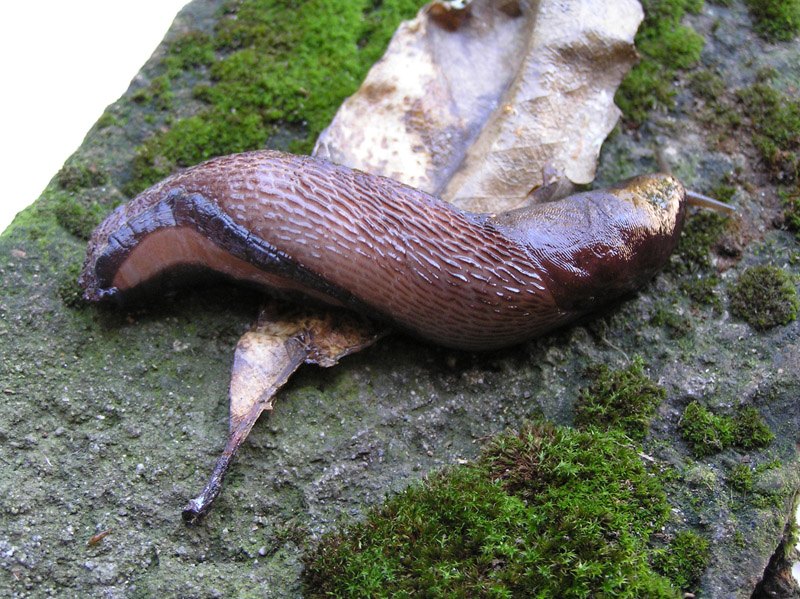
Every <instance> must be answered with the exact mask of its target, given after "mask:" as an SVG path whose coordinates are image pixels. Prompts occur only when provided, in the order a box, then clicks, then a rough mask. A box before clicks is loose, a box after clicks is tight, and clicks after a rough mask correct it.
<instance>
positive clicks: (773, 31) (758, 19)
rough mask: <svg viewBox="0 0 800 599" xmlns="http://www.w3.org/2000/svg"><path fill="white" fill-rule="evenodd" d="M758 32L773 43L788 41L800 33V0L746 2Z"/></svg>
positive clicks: (750, 0)
mask: <svg viewBox="0 0 800 599" xmlns="http://www.w3.org/2000/svg"><path fill="white" fill-rule="evenodd" d="M745 4H747V9H748V10H749V11H750V15H751V16H752V17H753V20H754V21H755V26H756V31H757V32H758V33H759V34H760V35H762V36H764V37H765V38H766V39H768V40H771V41H788V40H790V39H792V38H794V37H795V36H796V35H797V33H798V31H800V0H745Z"/></svg>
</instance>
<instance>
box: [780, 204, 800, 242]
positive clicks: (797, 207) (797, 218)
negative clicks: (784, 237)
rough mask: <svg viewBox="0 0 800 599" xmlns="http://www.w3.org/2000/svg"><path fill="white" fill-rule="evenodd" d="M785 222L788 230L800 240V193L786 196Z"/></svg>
mask: <svg viewBox="0 0 800 599" xmlns="http://www.w3.org/2000/svg"><path fill="white" fill-rule="evenodd" d="M783 205H784V212H783V220H784V222H785V223H786V228H787V229H789V230H790V231H791V232H792V233H794V234H795V235H796V236H797V237H798V239H800V193H796V194H794V195H788V194H787V195H785V196H784V200H783Z"/></svg>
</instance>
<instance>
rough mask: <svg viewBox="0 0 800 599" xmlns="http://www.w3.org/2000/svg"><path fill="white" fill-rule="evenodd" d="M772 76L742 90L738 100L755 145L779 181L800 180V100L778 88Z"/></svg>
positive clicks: (763, 76) (761, 78)
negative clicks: (747, 119)
mask: <svg viewBox="0 0 800 599" xmlns="http://www.w3.org/2000/svg"><path fill="white" fill-rule="evenodd" d="M771 78H772V73H770V72H766V73H763V74H762V75H761V77H760V80H759V81H757V82H756V83H754V84H753V85H751V86H749V87H747V88H745V89H743V90H740V91H739V92H738V94H737V95H738V99H739V101H740V102H741V103H742V105H743V107H744V110H745V113H746V114H747V116H748V117H749V119H750V124H751V128H752V132H753V143H754V144H755V146H756V148H757V149H758V150H759V152H760V153H761V158H762V160H763V161H764V163H765V165H766V166H767V168H768V169H769V171H770V174H771V176H772V177H773V178H775V179H776V180H784V181H788V182H793V181H798V179H800V100H797V99H796V98H794V97H791V96H788V95H786V94H784V93H782V92H780V91H778V90H777V89H775V88H774V87H773V86H772V85H771V83H770V80H771Z"/></svg>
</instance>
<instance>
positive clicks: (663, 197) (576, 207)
mask: <svg viewBox="0 0 800 599" xmlns="http://www.w3.org/2000/svg"><path fill="white" fill-rule="evenodd" d="M685 215H686V202H685V192H684V189H683V186H682V185H681V184H680V183H679V182H678V181H677V180H676V179H675V178H673V177H671V176H670V175H665V174H653V175H641V176H637V177H633V178H631V179H628V180H626V181H622V182H620V183H618V184H616V185H614V186H613V187H611V188H609V189H605V190H595V191H589V192H585V193H579V194H575V195H572V196H569V197H568V198H565V199H563V200H561V201H558V202H550V203H546V204H540V205H537V206H534V207H532V208H527V209H522V210H517V211H514V212H510V213H506V214H503V215H498V216H495V217H492V218H490V219H489V220H488V223H489V224H491V225H493V226H495V227H497V228H498V229H500V230H502V231H503V232H504V233H505V234H506V235H508V236H509V237H511V238H513V239H515V240H516V241H517V242H518V243H521V244H522V245H524V246H525V247H526V248H527V250H528V252H529V253H530V254H531V255H532V258H533V259H534V260H535V261H536V262H538V264H539V265H540V271H541V272H543V273H546V276H547V278H548V289H549V290H550V291H551V293H552V295H553V299H554V300H555V302H556V304H557V305H558V307H559V308H560V309H561V310H563V311H566V312H573V313H584V312H589V311H591V310H594V309H597V308H599V307H601V306H603V305H604V304H606V303H608V302H610V301H612V300H614V299H616V298H618V297H620V296H623V295H625V294H628V293H631V292H633V291H635V290H637V289H639V288H641V287H642V286H643V285H644V284H645V283H647V281H648V280H650V279H651V278H652V277H653V276H654V275H655V274H656V273H657V272H658V271H659V270H661V268H663V267H664V265H665V264H666V263H667V262H668V261H669V257H670V254H672V251H673V250H674V249H675V246H676V245H677V243H678V237H679V236H680V233H681V230H682V229H683V222H684V218H685Z"/></svg>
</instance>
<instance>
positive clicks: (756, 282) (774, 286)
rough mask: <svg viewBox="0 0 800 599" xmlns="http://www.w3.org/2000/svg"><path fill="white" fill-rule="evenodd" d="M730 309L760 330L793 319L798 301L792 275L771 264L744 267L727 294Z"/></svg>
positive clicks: (799, 304)
mask: <svg viewBox="0 0 800 599" xmlns="http://www.w3.org/2000/svg"><path fill="white" fill-rule="evenodd" d="M730 308H731V312H732V313H733V314H735V315H736V316H738V317H739V318H742V319H743V320H745V321H747V322H748V323H749V324H750V326H752V327H753V328H755V329H757V330H759V331H764V330H767V329H770V328H772V327H775V326H778V325H783V324H788V323H790V322H792V321H793V320H794V319H795V318H797V310H798V308H800V300H798V298H797V291H796V290H795V287H794V283H793V282H792V278H791V277H790V276H789V275H788V274H786V273H785V272H784V271H782V270H781V269H780V268H777V267H775V266H770V265H765V266H756V267H753V268H748V269H747V270H746V271H744V272H743V273H742V274H741V275H740V276H739V279H738V281H737V282H736V284H735V285H734V286H733V288H732V290H731V293H730Z"/></svg>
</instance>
